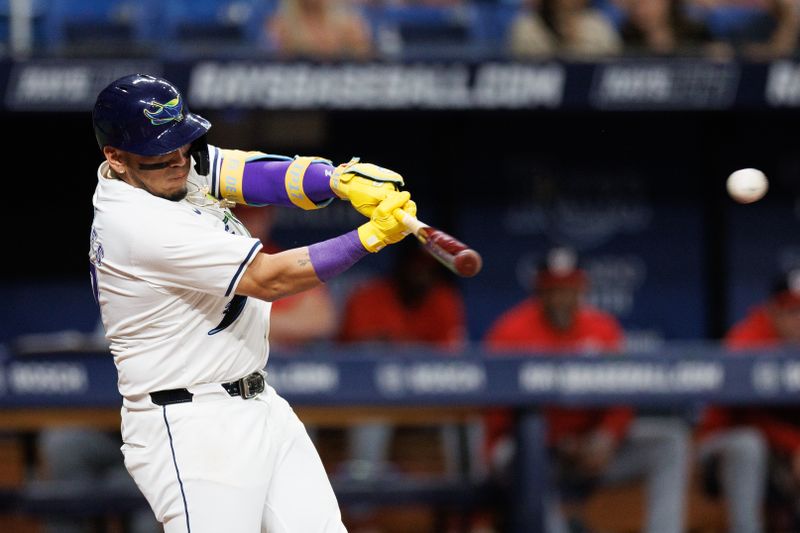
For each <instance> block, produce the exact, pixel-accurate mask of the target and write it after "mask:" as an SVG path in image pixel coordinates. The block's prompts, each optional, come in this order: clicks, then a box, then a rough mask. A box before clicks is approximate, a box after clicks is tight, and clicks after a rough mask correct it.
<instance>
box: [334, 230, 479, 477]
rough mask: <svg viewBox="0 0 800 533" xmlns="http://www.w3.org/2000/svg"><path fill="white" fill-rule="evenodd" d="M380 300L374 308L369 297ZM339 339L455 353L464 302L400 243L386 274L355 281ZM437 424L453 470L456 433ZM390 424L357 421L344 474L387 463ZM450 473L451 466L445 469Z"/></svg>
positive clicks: (426, 259)
mask: <svg viewBox="0 0 800 533" xmlns="http://www.w3.org/2000/svg"><path fill="white" fill-rule="evenodd" d="M374 302H381V311H380V313H376V312H375V308H374V305H373V303H374ZM338 338H339V341H340V342H342V343H344V344H362V345H365V346H367V347H370V348H374V350H373V351H372V352H371V353H374V354H380V353H381V350H382V349H383V348H384V347H392V348H397V347H403V346H407V347H414V346H419V347H424V348H433V349H434V350H437V351H440V352H441V353H443V354H444V355H458V354H459V353H460V350H461V348H463V347H464V345H465V343H466V324H465V311H464V302H463V299H462V296H461V294H460V293H459V292H458V291H457V290H456V287H454V285H453V284H452V282H451V279H450V278H449V277H448V276H447V273H446V271H445V270H444V268H443V267H442V266H441V265H440V264H439V263H438V262H437V261H436V260H435V259H433V258H432V257H431V256H430V255H428V254H427V253H425V252H424V251H423V250H422V248H420V246H418V245H417V243H415V242H406V243H402V244H401V245H400V247H399V249H398V252H397V254H396V255H395V257H394V260H393V266H392V269H391V272H390V273H389V275H388V276H385V277H379V278H375V279H372V280H369V281H367V282H366V283H365V284H364V285H362V286H360V287H357V288H356V289H355V290H354V291H353V292H352V294H351V295H350V296H349V298H348V299H347V301H346V303H345V309H344V312H343V316H342V324H341V329H340V331H339V336H338ZM454 429H455V428H453V427H451V426H445V427H444V428H443V429H442V433H441V438H442V440H443V443H442V444H443V447H444V452H445V458H444V460H445V463H446V464H445V468H446V469H447V470H450V471H452V470H455V468H456V467H455V465H453V464H452V463H454V462H455V461H454V460H453V457H452V453H451V452H450V450H452V449H453V447H454V446H455V442H454V440H453V439H454V438H456V436H455V435H456V434H455V433H454ZM393 434H394V432H393V428H392V427H390V426H388V425H386V424H381V423H376V424H362V425H359V426H356V427H354V428H353V429H352V430H351V431H350V432H349V434H348V439H349V442H348V446H349V450H348V456H349V460H348V464H347V466H348V470H349V471H348V474H355V475H362V476H369V475H372V474H375V473H378V472H381V471H385V470H386V469H387V468H389V467H390V463H389V456H390V451H391V442H392V436H393ZM451 473H452V472H451Z"/></svg>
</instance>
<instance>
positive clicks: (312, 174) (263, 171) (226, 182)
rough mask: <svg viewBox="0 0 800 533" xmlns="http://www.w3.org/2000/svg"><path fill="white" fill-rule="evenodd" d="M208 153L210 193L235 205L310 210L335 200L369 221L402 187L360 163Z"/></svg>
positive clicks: (397, 177)
mask: <svg viewBox="0 0 800 533" xmlns="http://www.w3.org/2000/svg"><path fill="white" fill-rule="evenodd" d="M211 150H212V152H213V155H214V157H213V158H212V160H213V161H214V163H213V164H212V173H211V191H212V193H213V194H214V196H216V197H217V198H220V199H226V200H229V201H232V202H235V203H237V204H246V205H255V206H259V205H268V204H269V205H284V206H294V207H300V208H302V209H308V210H311V209H319V208H320V207H325V206H326V205H328V204H329V203H330V202H331V201H332V200H333V198H336V197H339V198H342V199H346V200H350V202H351V203H352V204H353V206H354V207H355V208H356V210H358V211H359V212H360V213H362V214H364V215H365V216H370V215H371V214H372V210H373V209H374V208H375V206H376V205H378V204H379V203H380V202H381V201H382V200H383V199H384V198H386V196H387V194H388V192H389V191H396V190H398V189H399V188H400V186H402V185H403V178H402V176H400V175H399V174H397V173H396V172H393V171H391V170H388V169H385V168H382V167H379V166H377V165H373V164H370V163H361V162H359V161H358V159H353V160H351V161H350V162H348V163H346V164H344V165H339V167H336V168H334V167H333V165H332V163H331V161H329V160H327V159H324V158H321V157H301V156H295V157H294V158H291V157H286V156H280V155H272V154H265V153H262V152H242V151H239V150H222V149H218V148H211Z"/></svg>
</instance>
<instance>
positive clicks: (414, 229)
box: [394, 208, 428, 235]
mask: <svg viewBox="0 0 800 533" xmlns="http://www.w3.org/2000/svg"><path fill="white" fill-rule="evenodd" d="M394 216H395V218H397V220H399V221H400V222H401V223H402V224H403V225H404V226H405V227H406V229H408V231H410V232H411V233H413V234H414V235H419V231H420V230H421V229H422V228H427V227H428V225H427V224H425V223H424V222H421V221H420V220H419V219H418V218H417V217H415V216H414V215H409V214H408V213H406V212H405V211H403V210H402V209H399V208H398V209H395V210H394Z"/></svg>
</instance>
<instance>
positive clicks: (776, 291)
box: [700, 268, 800, 531]
mask: <svg viewBox="0 0 800 533" xmlns="http://www.w3.org/2000/svg"><path fill="white" fill-rule="evenodd" d="M725 346H726V347H728V348H729V349H731V350H735V351H743V350H747V351H750V352H753V353H758V351H759V350H783V349H787V348H790V349H798V348H800V268H799V269H796V270H792V271H790V272H789V273H788V274H786V275H781V276H780V277H779V278H778V279H777V280H776V282H775V283H774V286H773V289H772V291H771V295H770V297H769V298H768V299H767V300H766V301H765V302H763V303H761V304H760V305H757V306H756V307H754V308H753V309H752V310H750V312H749V313H748V315H747V316H746V317H744V318H743V319H741V320H740V321H739V322H737V323H736V324H734V326H733V327H732V328H731V329H730V331H729V332H728V334H727V335H726V337H725ZM724 432H728V433H732V432H736V433H738V434H739V435H742V434H753V433H755V432H758V433H757V435H758V439H759V441H760V440H761V439H766V442H767V445H768V448H769V453H771V455H772V458H773V462H774V464H775V465H777V468H776V469H775V471H774V474H776V475H774V476H773V477H774V479H773V481H774V482H775V485H776V488H778V489H779V492H780V493H781V496H782V497H784V498H786V499H787V500H789V501H790V502H791V503H790V506H791V509H786V510H785V511H786V514H788V515H789V516H787V517H785V518H784V520H788V521H792V520H793V522H792V523H790V524H786V523H783V524H776V525H774V526H775V527H778V528H780V529H781V530H782V531H797V530H798V528H800V408H798V407H797V406H770V407H762V406H753V407H719V406H717V407H711V408H709V409H707V410H706V412H705V416H704V419H703V420H702V422H701V426H700V434H701V436H702V437H703V438H704V439H706V441H709V440H712V441H713V439H714V437H715V436H716V435H720V434H724ZM750 440H751V441H752V440H754V439H753V437H750ZM704 445H705V443H704V442H702V441H701V451H702V449H703V448H702V446H704ZM740 447H741V446H740ZM749 448H750V450H751V451H750V454H749V455H750V457H751V460H750V462H749V463H750V467H749V468H748V466H747V465H742V464H741V462H740V463H739V464H738V465H736V464H731V465H730V466H729V467H728V468H729V469H730V470H731V473H730V474H728V476H729V477H730V478H731V479H729V480H726V479H725V473H724V472H722V474H723V475H722V480H721V481H722V484H723V491H726V492H727V491H728V490H731V491H734V490H738V491H741V490H748V488H747V487H751V488H750V489H749V490H750V491H752V489H753V485H754V484H756V483H758V484H759V485H758V489H760V492H759V493H756V494H752V495H751V496H750V497H751V498H756V502H757V503H761V502H762V501H763V492H764V487H763V485H764V484H766V480H767V477H768V473H767V470H768V468H767V465H766V463H767V460H766V458H765V457H762V458H760V461H758V460H757V459H759V457H758V455H757V454H756V453H755V451H753V450H755V448H754V445H753V444H752V442H751V444H750V446H749ZM761 453H762V454H764V455H765V454H766V453H767V452H766V451H764V452H761ZM731 462H733V461H731ZM721 466H722V465H721ZM737 471H738V475H737V474H736V472H737ZM734 476H735V478H734ZM748 476H749V477H750V478H751V479H749V480H748V481H747V482H745V480H747V477H748ZM728 485H730V489H729V488H728ZM742 496H743V497H742V498H740V499H739V501H736V502H734V501H732V502H731V505H741V506H744V507H745V512H747V510H749V512H751V513H752V512H756V511H757V512H759V513H760V512H761V511H762V509H761V508H760V507H759V508H758V509H757V510H753V509H752V507H753V504H752V503H751V504H748V503H746V500H745V497H746V496H745V495H742ZM759 497H760V498H759ZM739 512H741V510H739ZM792 514H794V516H791V515H792ZM732 516H734V517H735V516H736V512H735V511H734V510H733V509H732ZM759 518H760V516H759ZM759 524H760V522H759ZM732 531H745V529H736V530H732ZM747 531H750V530H747ZM753 531H755V529H753Z"/></svg>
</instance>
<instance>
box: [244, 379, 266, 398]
mask: <svg viewBox="0 0 800 533" xmlns="http://www.w3.org/2000/svg"><path fill="white" fill-rule="evenodd" d="M239 392H241V395H242V398H244V399H245V400H249V399H250V398H253V397H254V396H256V395H257V394H259V393H261V392H264V375H263V374H262V373H261V372H253V373H252V374H250V375H248V376H245V377H243V378H242V379H240V380H239Z"/></svg>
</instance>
